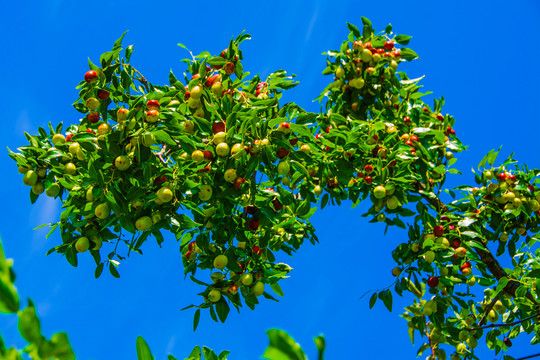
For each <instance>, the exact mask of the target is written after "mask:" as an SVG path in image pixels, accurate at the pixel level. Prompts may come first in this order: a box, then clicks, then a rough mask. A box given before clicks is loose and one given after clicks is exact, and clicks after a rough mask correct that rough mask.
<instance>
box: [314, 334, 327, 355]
mask: <svg viewBox="0 0 540 360" xmlns="http://www.w3.org/2000/svg"><path fill="white" fill-rule="evenodd" d="M313 341H315V346H317V352H318V353H319V360H323V355H324V349H325V348H326V341H325V340H324V336H322V335H319V336H317V337H315V339H313Z"/></svg>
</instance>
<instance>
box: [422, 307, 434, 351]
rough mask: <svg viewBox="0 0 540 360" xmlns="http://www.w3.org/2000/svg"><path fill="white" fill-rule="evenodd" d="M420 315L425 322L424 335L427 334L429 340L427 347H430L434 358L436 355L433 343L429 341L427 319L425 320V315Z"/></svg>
mask: <svg viewBox="0 0 540 360" xmlns="http://www.w3.org/2000/svg"><path fill="white" fill-rule="evenodd" d="M422 317H423V318H424V323H425V324H426V336H427V338H428V341H429V347H430V348H431V354H432V355H433V358H434V359H436V356H435V349H434V348H433V344H432V343H431V336H430V335H429V327H428V322H427V320H426V316H425V315H422Z"/></svg>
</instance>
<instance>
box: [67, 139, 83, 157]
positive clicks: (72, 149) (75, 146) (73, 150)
mask: <svg viewBox="0 0 540 360" xmlns="http://www.w3.org/2000/svg"><path fill="white" fill-rule="evenodd" d="M80 149H81V145H80V144H79V143H78V142H74V143H71V144H70V145H69V152H70V153H71V154H73V155H77V152H78V151H79V150H80Z"/></svg>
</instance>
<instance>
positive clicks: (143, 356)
mask: <svg viewBox="0 0 540 360" xmlns="http://www.w3.org/2000/svg"><path fill="white" fill-rule="evenodd" d="M136 346H137V360H153V359H154V357H153V356H152V352H151V351H150V348H149V347H148V344H147V343H146V341H144V339H143V338H142V337H141V336H138V337H137V343H136Z"/></svg>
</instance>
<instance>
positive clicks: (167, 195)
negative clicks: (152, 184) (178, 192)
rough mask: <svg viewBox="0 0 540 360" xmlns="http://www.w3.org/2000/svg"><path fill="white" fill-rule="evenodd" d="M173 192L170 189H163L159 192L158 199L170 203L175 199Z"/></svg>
mask: <svg viewBox="0 0 540 360" xmlns="http://www.w3.org/2000/svg"><path fill="white" fill-rule="evenodd" d="M173 195H174V194H173V192H172V190H171V189H169V188H168V187H165V186H164V187H162V188H161V189H159V190H158V191H157V197H158V199H159V200H161V201H162V202H164V203H168V202H169V201H171V200H172V198H173Z"/></svg>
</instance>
